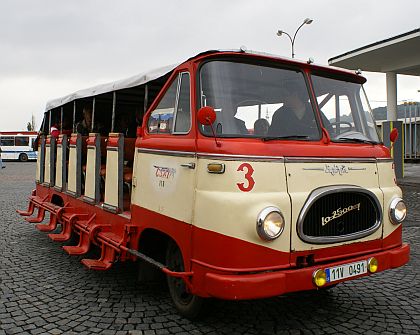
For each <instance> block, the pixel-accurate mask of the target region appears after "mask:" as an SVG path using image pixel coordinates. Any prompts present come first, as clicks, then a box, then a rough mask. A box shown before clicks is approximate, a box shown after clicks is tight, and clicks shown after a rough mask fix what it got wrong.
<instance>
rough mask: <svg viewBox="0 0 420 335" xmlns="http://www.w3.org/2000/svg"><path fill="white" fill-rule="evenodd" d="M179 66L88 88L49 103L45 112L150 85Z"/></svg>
mask: <svg viewBox="0 0 420 335" xmlns="http://www.w3.org/2000/svg"><path fill="white" fill-rule="evenodd" d="M179 64H181V63H178V64H173V65H168V66H165V67H161V68H158V69H154V70H152V71H148V72H143V73H140V74H138V75H135V76H132V77H130V78H126V79H122V80H118V81H114V82H111V83H107V84H102V85H97V86H94V87H90V88H86V89H82V90H79V91H76V92H74V93H71V94H69V95H66V96H64V97H61V98H58V99H53V100H50V101H48V102H47V106H46V107H45V110H46V111H49V110H51V109H53V108H56V107H59V106H62V105H64V104H66V103H68V102H71V101H74V100H76V99H80V98H86V97H91V96H95V95H99V94H103V93H107V92H113V91H117V90H121V89H124V88H130V87H135V86H139V85H143V84H146V83H148V82H150V81H152V80H155V79H157V78H160V77H162V76H164V75H165V74H167V73H169V72H171V71H172V70H173V69H175V68H176V67H177V66H178V65H179Z"/></svg>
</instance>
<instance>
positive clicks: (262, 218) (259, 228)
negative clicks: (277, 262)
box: [257, 206, 286, 241]
mask: <svg viewBox="0 0 420 335" xmlns="http://www.w3.org/2000/svg"><path fill="white" fill-rule="evenodd" d="M273 212H275V213H278V214H279V215H280V217H281V220H282V222H283V224H282V226H281V229H280V231H279V232H278V233H277V234H275V235H273V236H270V235H268V234H267V233H266V232H265V230H264V222H265V220H266V218H267V216H268V215H269V214H271V213H273ZM285 225H286V222H285V221H284V216H283V214H282V212H281V211H280V209H279V208H277V207H275V206H269V207H266V208H264V209H263V210H262V211H261V212H260V213H259V214H258V217H257V233H258V236H259V237H260V238H261V239H262V240H264V241H273V240H275V239H276V238H278V237H279V236H280V235H281V234H282V233H283V231H284V227H285Z"/></svg>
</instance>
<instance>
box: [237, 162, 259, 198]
mask: <svg viewBox="0 0 420 335" xmlns="http://www.w3.org/2000/svg"><path fill="white" fill-rule="evenodd" d="M244 169H246V171H247V172H246V173H245V176H244V177H245V179H246V180H247V181H248V186H246V187H245V183H236V185H238V188H239V189H240V190H241V191H242V192H249V191H251V190H252V189H253V188H254V185H255V180H254V178H252V174H253V173H254V169H253V168H252V166H251V164H248V163H242V164H241V165H239V167H238V170H236V171H244Z"/></svg>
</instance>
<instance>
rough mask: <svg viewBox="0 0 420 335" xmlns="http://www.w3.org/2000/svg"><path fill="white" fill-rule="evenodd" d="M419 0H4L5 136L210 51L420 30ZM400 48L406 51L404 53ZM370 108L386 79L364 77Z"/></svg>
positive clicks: (319, 46) (285, 49)
mask: <svg viewBox="0 0 420 335" xmlns="http://www.w3.org/2000/svg"><path fill="white" fill-rule="evenodd" d="M419 13H420V1H419V0H401V1H395V0H381V1H379V0H374V1H372V0H371V1H368V0H351V1H337V0H334V1H333V0H318V1H314V0H312V1H299V0H297V1H296V0H295V1H283V0H270V1H265V0H258V1H257V0H253V1H251V0H242V1H240V0H207V1H200V0H177V1H175V0H172V1H171V0H167V1H162V0H154V1H141V0H121V1H116V0H114V1H110V0H100V1H99V0H72V1H64V0H62V1H59V0H36V1H34V0H0V28H1V29H0V116H1V119H0V131H1V130H3V131H4V130H22V129H25V127H26V124H27V122H28V121H30V119H31V115H32V114H34V115H35V118H36V123H37V126H39V124H40V122H41V117H42V113H43V111H44V109H45V105H46V102H47V101H48V100H51V99H53V98H58V97H60V96H63V95H67V94H69V93H72V92H73V91H76V90H79V89H82V88H86V87H90V86H93V85H96V84H101V83H105V82H109V81H114V80H118V79H122V78H125V77H129V76H132V75H134V74H137V73H140V72H143V71H146V70H149V69H153V68H156V67H161V66H163V65H168V64H173V63H176V62H180V61H183V60H186V59H187V58H189V57H191V56H193V55H195V54H197V53H199V52H201V51H205V50H208V49H238V48H239V47H240V46H242V45H245V46H246V47H247V48H248V49H250V50H258V51H264V52H269V53H275V54H279V55H284V56H287V57H289V56H290V41H289V40H288V39H287V38H286V37H284V36H283V37H278V36H276V32H277V30H278V29H282V30H285V31H287V32H289V33H290V34H293V33H294V31H295V29H296V28H297V27H298V26H299V25H300V23H301V22H303V20H304V19H305V18H306V17H310V18H313V20H314V22H313V23H312V24H311V25H307V26H304V27H303V28H302V29H301V30H300V31H299V34H298V37H297V39H296V43H295V53H296V58H299V59H308V58H309V57H313V58H314V59H315V62H316V63H319V64H324V65H326V64H327V61H328V59H329V58H331V57H334V56H337V55H340V54H342V53H345V52H347V51H350V50H353V49H356V48H358V47H361V46H364V45H366V44H369V43H373V42H377V41H380V40H383V39H386V38H389V37H393V36H395V35H399V34H402V33H405V32H408V31H410V30H413V29H416V28H419V27H420V18H419ZM402 52H403V51H402ZM363 74H364V75H365V76H366V77H367V78H368V84H367V85H366V89H367V93H368V96H369V98H370V100H371V101H373V105H374V106H377V105H380V104H382V105H384V104H385V103H384V102H383V101H385V100H386V88H385V79H384V75H378V74H370V73H367V72H364V73H363ZM418 89H420V79H419V77H409V76H399V79H398V90H399V91H398V100H399V101H401V100H404V99H413V100H420V96H419V95H420V94H419V93H417V90H418Z"/></svg>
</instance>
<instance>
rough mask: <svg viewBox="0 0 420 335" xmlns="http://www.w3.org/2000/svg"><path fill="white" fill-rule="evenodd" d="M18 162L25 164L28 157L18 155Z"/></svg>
mask: <svg viewBox="0 0 420 335" xmlns="http://www.w3.org/2000/svg"><path fill="white" fill-rule="evenodd" d="M19 161H20V162H27V161H28V155H27V154H20V155H19Z"/></svg>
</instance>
